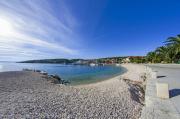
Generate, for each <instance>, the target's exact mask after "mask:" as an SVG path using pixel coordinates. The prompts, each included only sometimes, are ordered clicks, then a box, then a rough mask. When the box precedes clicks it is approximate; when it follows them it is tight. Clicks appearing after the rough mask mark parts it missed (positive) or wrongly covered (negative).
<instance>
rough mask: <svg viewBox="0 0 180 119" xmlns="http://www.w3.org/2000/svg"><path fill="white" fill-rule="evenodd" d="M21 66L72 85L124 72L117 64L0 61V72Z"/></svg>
mask: <svg viewBox="0 0 180 119" xmlns="http://www.w3.org/2000/svg"><path fill="white" fill-rule="evenodd" d="M23 68H28V69H38V70H43V71H46V72H48V73H49V74H57V75H59V76H60V77H61V78H63V79H64V80H68V81H70V82H71V84H72V85H77V84H87V83H93V82H97V81H101V80H105V79H108V78H111V77H114V76H117V75H119V74H122V73H124V72H125V69H124V68H122V67H119V66H118V67H117V66H112V65H108V66H94V67H90V66H80V65H62V64H34V63H12V62H0V72H3V71H21V70H22V69H23Z"/></svg>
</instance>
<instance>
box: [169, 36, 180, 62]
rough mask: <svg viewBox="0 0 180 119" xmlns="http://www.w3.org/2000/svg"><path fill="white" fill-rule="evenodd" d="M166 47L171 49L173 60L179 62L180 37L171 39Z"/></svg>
mask: <svg viewBox="0 0 180 119" xmlns="http://www.w3.org/2000/svg"><path fill="white" fill-rule="evenodd" d="M166 46H168V47H170V51H169V52H171V55H174V56H172V58H173V59H174V60H175V61H178V60H179V59H180V35H177V36H176V37H169V38H168V39H167V40H166Z"/></svg>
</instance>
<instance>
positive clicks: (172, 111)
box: [141, 64, 180, 119]
mask: <svg viewBox="0 0 180 119" xmlns="http://www.w3.org/2000/svg"><path fill="white" fill-rule="evenodd" d="M148 66H149V67H150V68H152V70H153V71H157V78H156V79H149V80H148V81H147V85H146V92H145V107H144V108H143V110H142V115H141V119H180V65H162V64H161V65H160V64H158V65H148ZM157 82H163V83H168V84H169V92H170V98H169V99H160V98H158V97H157V96H156V83H157Z"/></svg>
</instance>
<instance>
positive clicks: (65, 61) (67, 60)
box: [20, 59, 81, 64]
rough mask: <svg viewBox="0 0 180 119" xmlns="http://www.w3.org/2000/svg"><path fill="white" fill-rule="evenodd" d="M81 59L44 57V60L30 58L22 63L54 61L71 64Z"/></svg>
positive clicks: (55, 62)
mask: <svg viewBox="0 0 180 119" xmlns="http://www.w3.org/2000/svg"><path fill="white" fill-rule="evenodd" d="M79 60H81V59H42V60H28V61H23V62H20V63H54V64H71V63H74V62H76V61H79Z"/></svg>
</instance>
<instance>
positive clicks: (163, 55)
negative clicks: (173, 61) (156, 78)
mask: <svg viewBox="0 0 180 119" xmlns="http://www.w3.org/2000/svg"><path fill="white" fill-rule="evenodd" d="M169 51H170V48H169V47H167V46H161V47H158V48H157V49H156V50H155V52H156V55H157V57H159V60H160V61H159V62H162V61H163V62H168V59H169V53H170V52H169Z"/></svg>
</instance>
